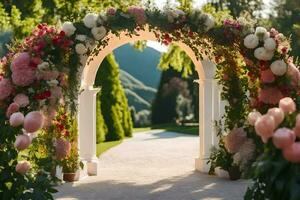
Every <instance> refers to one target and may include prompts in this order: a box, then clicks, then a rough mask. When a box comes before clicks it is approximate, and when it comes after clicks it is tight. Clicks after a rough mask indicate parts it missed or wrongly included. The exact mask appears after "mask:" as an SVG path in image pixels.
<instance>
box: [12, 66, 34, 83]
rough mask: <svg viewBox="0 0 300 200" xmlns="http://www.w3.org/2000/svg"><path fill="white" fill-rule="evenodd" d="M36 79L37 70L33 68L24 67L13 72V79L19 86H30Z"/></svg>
mask: <svg viewBox="0 0 300 200" xmlns="http://www.w3.org/2000/svg"><path fill="white" fill-rule="evenodd" d="M35 79H36V76H35V70H33V69H23V70H18V71H16V72H13V73H12V81H13V83H14V84H15V85H17V86H21V87H25V86H28V85H30V84H32V83H33V82H34V81H35Z"/></svg>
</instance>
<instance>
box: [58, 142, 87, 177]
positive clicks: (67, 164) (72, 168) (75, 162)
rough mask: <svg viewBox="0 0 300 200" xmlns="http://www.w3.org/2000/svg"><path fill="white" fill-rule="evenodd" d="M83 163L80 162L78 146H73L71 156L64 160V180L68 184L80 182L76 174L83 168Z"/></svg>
mask: <svg viewBox="0 0 300 200" xmlns="http://www.w3.org/2000/svg"><path fill="white" fill-rule="evenodd" d="M82 165H83V164H82V162H80V161H79V154H78V148H77V144H74V143H73V144H72V145H71V152H70V155H69V156H68V157H67V158H65V159H63V160H62V169H63V180H64V181H66V182H74V181H77V180H78V176H76V172H77V171H78V170H79V169H80V168H83V166H82Z"/></svg>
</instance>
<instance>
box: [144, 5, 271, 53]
mask: <svg viewBox="0 0 300 200" xmlns="http://www.w3.org/2000/svg"><path fill="white" fill-rule="evenodd" d="M175 2H176V1H175V0H171V3H173V4H174V3H175ZM207 2H208V0H194V7H196V8H199V7H201V6H202V5H203V4H205V3H207ZM263 2H264V3H265V10H264V12H265V13H268V12H270V11H271V5H270V3H271V2H272V0H263ZM165 3H166V0H155V4H156V5H157V6H158V7H159V8H163V6H164V5H165ZM175 5H176V4H175ZM147 46H148V47H151V48H154V49H155V50H157V51H160V52H167V50H168V47H167V46H165V45H163V44H160V43H158V42H154V41H148V42H147Z"/></svg>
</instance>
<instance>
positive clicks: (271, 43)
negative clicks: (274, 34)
mask: <svg viewBox="0 0 300 200" xmlns="http://www.w3.org/2000/svg"><path fill="white" fill-rule="evenodd" d="M276 46H277V44H276V41H275V40H274V39H273V38H268V39H266V40H265V44H264V47H265V48H266V49H267V50H268V51H274V50H275V49H276Z"/></svg>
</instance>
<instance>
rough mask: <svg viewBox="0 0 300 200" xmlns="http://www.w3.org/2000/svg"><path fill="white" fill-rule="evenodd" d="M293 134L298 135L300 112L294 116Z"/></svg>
mask: <svg viewBox="0 0 300 200" xmlns="http://www.w3.org/2000/svg"><path fill="white" fill-rule="evenodd" d="M294 131H295V134H296V135H297V136H298V137H300V114H298V115H297V117H296V124H295V128H294Z"/></svg>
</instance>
